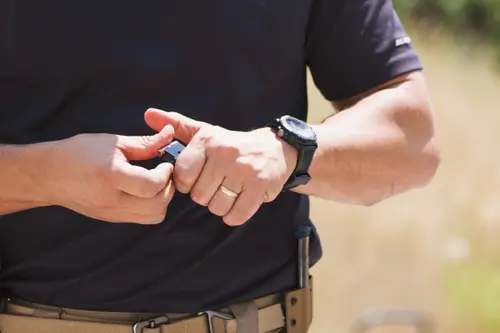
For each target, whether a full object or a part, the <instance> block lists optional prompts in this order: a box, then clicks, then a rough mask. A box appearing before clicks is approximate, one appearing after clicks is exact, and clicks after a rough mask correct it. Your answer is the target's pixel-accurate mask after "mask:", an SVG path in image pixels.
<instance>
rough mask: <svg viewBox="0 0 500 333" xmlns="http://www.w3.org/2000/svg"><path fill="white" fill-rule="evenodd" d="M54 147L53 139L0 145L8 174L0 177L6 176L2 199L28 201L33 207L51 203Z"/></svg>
mask: <svg viewBox="0 0 500 333" xmlns="http://www.w3.org/2000/svg"><path fill="white" fill-rule="evenodd" d="M53 147H54V143H53V142H47V143H35V144H29V145H5V146H2V147H1V149H2V155H3V156H2V159H3V161H1V162H0V163H1V164H2V166H5V170H6V173H5V174H4V175H3V177H2V175H0V178H4V179H3V181H2V184H6V189H8V191H6V192H4V197H3V198H2V201H3V200H5V201H13V202H14V201H16V202H20V203H26V204H29V205H30V206H31V207H42V206H49V205H51V204H52V202H51V200H50V195H49V193H50V191H49V188H50V178H51V177H49V171H50V170H49V164H48V163H47V162H48V159H49V156H50V155H51V154H52V151H53V149H54V148H53ZM2 192H3V191H2Z"/></svg>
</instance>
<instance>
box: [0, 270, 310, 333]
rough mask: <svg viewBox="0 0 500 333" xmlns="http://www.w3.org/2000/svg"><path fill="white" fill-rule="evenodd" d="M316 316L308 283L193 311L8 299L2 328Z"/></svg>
mask: <svg viewBox="0 0 500 333" xmlns="http://www.w3.org/2000/svg"><path fill="white" fill-rule="evenodd" d="M311 321H312V278H311V282H310V283H309V286H308V287H307V288H303V289H297V290H294V291H290V292H285V293H284V294H275V295H270V296H266V297H262V298H259V299H255V300H251V301H247V302H242V303H239V304H235V305H232V306H230V307H229V308H225V309H220V310H217V311H204V312H200V313H198V314H194V315H192V314H191V315H186V314H146V313H124V312H100V311H86V310H75V309H67V308H59V307H53V306H47V305H40V304H34V303H29V302H26V301H21V300H16V299H9V300H7V302H6V306H5V311H4V312H3V313H0V333H101V332H102V333H269V332H283V331H286V332H287V333H306V332H307V331H308V329H309V326H310V324H311Z"/></svg>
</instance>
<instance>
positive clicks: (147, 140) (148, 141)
mask: <svg viewBox="0 0 500 333" xmlns="http://www.w3.org/2000/svg"><path fill="white" fill-rule="evenodd" d="M139 142H140V143H141V145H143V146H146V147H147V146H151V145H152V144H153V143H154V138H153V137H152V136H149V135H141V136H139Z"/></svg>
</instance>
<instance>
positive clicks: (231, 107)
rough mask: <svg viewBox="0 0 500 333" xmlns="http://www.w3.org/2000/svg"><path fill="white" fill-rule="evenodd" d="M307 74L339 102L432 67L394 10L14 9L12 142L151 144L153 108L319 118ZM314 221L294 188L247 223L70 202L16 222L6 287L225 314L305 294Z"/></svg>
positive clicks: (347, 3) (3, 40) (283, 2)
mask: <svg viewBox="0 0 500 333" xmlns="http://www.w3.org/2000/svg"><path fill="white" fill-rule="evenodd" d="M307 67H309V68H310V70H311V73H312V75H313V77H314V80H315V83H316V84H317V86H318V88H319V89H320V90H321V92H322V93H323V95H324V96H325V97H326V98H327V99H329V100H339V99H343V98H346V97H351V96H353V95H356V94H358V93H361V92H363V91H366V90H368V89H369V88H373V87H375V86H376V85H379V84H382V83H384V82H386V81H388V80H390V79H392V78H394V77H397V76H399V75H401V74H404V73H406V72H409V71H413V70H419V69H421V63H420V61H419V59H418V57H417V55H416V54H415V52H414V50H413V49H412V46H411V44H410V43H409V39H408V38H407V35H406V33H405V31H404V30H403V27H402V25H401V23H400V21H399V20H398V17H397V15H396V14H395V12H394V10H393V7H392V3H391V1H390V0H272V1H271V0H240V1H229V0H216V1H206V0H184V1H171V0H162V1H153V0H149V1H129V0H122V1H111V0H108V1H98V0H86V1H63V0H45V1H35V0H0V142H3V143H10V144H27V143H34V142H43V141H49V140H58V139H63V138H68V137H71V136H73V135H76V134H78V133H97V132H106V133H114V134H123V135H143V134H148V133H152V131H151V130H150V129H149V128H148V127H147V126H146V125H145V123H144V120H143V114H144V111H145V110H146V109H147V108H148V107H156V108H160V109H164V110H175V111H177V112H180V113H183V114H186V115H187V116H189V117H192V118H194V119H198V120H202V121H206V122H209V123H212V124H217V125H220V126H223V127H226V128H228V129H232V130H248V129H252V128H256V127H262V126H264V125H265V124H266V123H267V122H268V121H269V120H271V119H272V118H274V117H278V116H281V115H284V114H289V115H293V116H295V117H298V118H301V119H306V118H307V112H308V110H307V95H306V68H307ZM155 163H157V161H155V160H151V161H147V162H144V163H142V165H144V166H146V167H153V166H154V165H155ZM308 215H309V203H308V198H307V197H306V196H303V195H299V194H296V193H283V194H281V195H280V196H279V197H278V198H277V199H276V200H275V201H274V202H272V203H269V204H264V205H263V206H262V207H261V209H260V210H259V211H258V212H257V214H255V216H254V217H253V218H252V219H251V220H249V221H248V222H247V223H246V224H245V225H243V226H241V227H237V228H231V227H229V226H226V225H225V224H224V223H223V222H222V220H221V218H219V217H217V216H214V215H212V214H211V213H210V212H209V211H208V209H207V208H205V207H202V206H199V205H196V204H195V203H193V202H192V200H191V199H190V198H189V196H187V195H181V194H179V193H176V194H175V196H174V199H173V201H172V202H171V204H170V207H169V210H168V216H167V217H166V220H165V221H164V222H163V223H161V224H159V225H153V226H144V225H138V224H132V223H130V224H128V223H125V224H112V223H106V222H102V221H97V220H93V219H90V218H87V217H85V216H82V215H79V214H77V213H75V212H72V211H70V210H67V209H64V208H60V207H47V208H39V209H32V210H28V211H24V212H20V213H16V214H11V215H5V216H3V217H2V218H1V219H0V255H1V262H2V267H1V270H0V288H1V292H3V293H4V294H5V295H9V296H15V297H20V298H24V299H27V300H30V301H33V302H38V303H44V304H53V305H59V306H65V307H71V308H85V309H101V310H115V311H150V312H159V311H168V312H193V311H198V310H203V309H208V308H216V307H219V306H222V305H226V304H228V303H232V302H237V301H240V300H244V299H249V298H254V297H259V296H262V295H266V294H269V293H273V292H277V291H280V290H285V289H288V288H294V287H295V286H296V284H297V273H296V272H297V265H296V262H297V259H296V241H295V238H294V231H295V229H296V227H297V226H299V225H304V224H310V223H311V222H310V221H309V217H308ZM311 253H312V257H311V261H312V262H313V263H315V262H317V260H318V259H319V258H320V256H321V247H320V242H319V239H318V237H317V235H316V234H315V236H314V237H313V239H312V242H311Z"/></svg>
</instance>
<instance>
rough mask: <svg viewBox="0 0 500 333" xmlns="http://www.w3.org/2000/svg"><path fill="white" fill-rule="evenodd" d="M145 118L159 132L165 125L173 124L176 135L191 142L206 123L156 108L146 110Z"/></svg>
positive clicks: (184, 140) (186, 141)
mask: <svg viewBox="0 0 500 333" xmlns="http://www.w3.org/2000/svg"><path fill="white" fill-rule="evenodd" d="M144 119H145V121H146V124H147V125H148V126H149V127H151V128H152V129H154V130H155V131H157V132H160V131H161V130H162V129H163V128H164V127H165V126H167V125H171V126H172V127H173V128H174V131H175V136H176V137H177V138H178V139H179V140H181V141H183V142H184V143H189V142H190V141H191V140H192V139H193V137H194V136H195V135H196V133H197V132H198V131H199V130H200V128H201V127H202V125H203V124H205V123H203V122H201V121H197V120H194V119H191V118H189V117H186V116H184V115H182V114H180V113H177V112H166V111H162V110H159V109H154V108H150V109H148V110H147V111H146V112H145V114H144Z"/></svg>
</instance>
